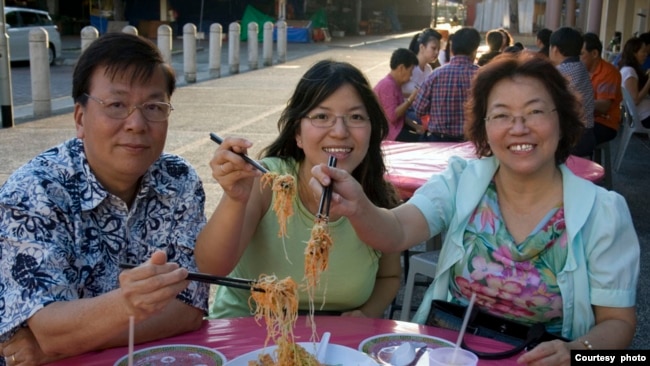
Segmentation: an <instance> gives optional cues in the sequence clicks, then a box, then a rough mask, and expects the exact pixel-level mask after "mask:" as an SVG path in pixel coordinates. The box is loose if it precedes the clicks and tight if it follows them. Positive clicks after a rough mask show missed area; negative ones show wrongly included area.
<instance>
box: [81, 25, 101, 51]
mask: <svg viewBox="0 0 650 366" xmlns="http://www.w3.org/2000/svg"><path fill="white" fill-rule="evenodd" d="M97 38H99V31H97V28H95V27H93V26H92V25H87V26H85V27H83V29H82V30H81V52H83V51H85V50H86V48H88V46H90V44H91V43H93V41H94V40H96V39H97Z"/></svg>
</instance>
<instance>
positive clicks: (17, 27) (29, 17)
mask: <svg viewBox="0 0 650 366" xmlns="http://www.w3.org/2000/svg"><path fill="white" fill-rule="evenodd" d="M5 18H6V19H7V25H6V31H7V34H8V35H9V53H10V56H11V61H29V31H31V30H32V29H35V28H37V27H42V28H43V29H45V30H46V31H47V38H48V42H49V44H48V52H49V61H50V65H54V62H55V61H56V58H57V56H59V55H61V35H60V34H59V30H58V27H57V26H56V25H55V24H54V22H53V21H52V17H50V14H48V13H47V12H46V11H43V10H36V9H29V8H15V7H11V6H7V7H5Z"/></svg>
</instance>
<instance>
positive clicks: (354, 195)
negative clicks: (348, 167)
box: [309, 164, 370, 217]
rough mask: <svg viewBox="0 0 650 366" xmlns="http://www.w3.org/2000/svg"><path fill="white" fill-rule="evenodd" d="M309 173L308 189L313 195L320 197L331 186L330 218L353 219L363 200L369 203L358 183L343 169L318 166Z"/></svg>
mask: <svg viewBox="0 0 650 366" xmlns="http://www.w3.org/2000/svg"><path fill="white" fill-rule="evenodd" d="M311 173H312V178H311V179H310V181H309V187H310V188H311V190H312V192H313V193H314V195H318V196H322V194H323V192H324V191H325V189H326V187H328V186H330V184H331V185H332V192H331V197H330V200H329V201H330V209H329V215H331V216H332V217H340V216H346V217H353V216H354V215H355V214H357V213H358V211H359V208H360V207H359V205H360V204H362V203H363V202H364V200H365V202H368V203H369V202H370V201H369V200H368V198H367V196H366V194H365V193H364V192H363V188H362V187H361V185H360V184H359V182H357V180H356V179H354V177H353V176H352V175H350V173H348V172H347V171H345V170H344V169H339V168H335V167H329V166H327V165H326V164H318V165H315V166H314V167H313V168H312V169H311Z"/></svg>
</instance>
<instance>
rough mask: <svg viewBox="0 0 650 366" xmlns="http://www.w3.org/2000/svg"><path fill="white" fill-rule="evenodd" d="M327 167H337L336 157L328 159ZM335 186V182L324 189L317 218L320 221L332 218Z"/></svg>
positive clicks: (331, 156)
mask: <svg viewBox="0 0 650 366" xmlns="http://www.w3.org/2000/svg"><path fill="white" fill-rule="evenodd" d="M327 166H329V167H336V157H334V156H333V155H330V157H329V159H327ZM333 185H334V182H330V184H329V185H328V186H327V187H325V188H323V194H321V196H320V203H319V204H318V214H316V217H318V218H320V219H323V220H328V219H329V217H330V204H331V203H332V186H333Z"/></svg>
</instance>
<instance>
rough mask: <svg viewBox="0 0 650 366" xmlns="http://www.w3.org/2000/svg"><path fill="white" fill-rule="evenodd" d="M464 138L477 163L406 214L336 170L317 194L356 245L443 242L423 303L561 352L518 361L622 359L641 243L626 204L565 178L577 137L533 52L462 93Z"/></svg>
mask: <svg viewBox="0 0 650 366" xmlns="http://www.w3.org/2000/svg"><path fill="white" fill-rule="evenodd" d="M470 95H471V96H470V100H469V102H468V104H467V119H466V121H465V135H466V136H467V137H468V139H469V140H470V141H471V142H472V143H473V144H474V145H475V147H476V152H477V155H478V156H479V159H475V160H463V159H461V158H451V159H450V161H449V166H448V168H447V170H446V171H444V172H443V173H441V174H436V175H434V176H432V177H431V178H430V179H429V181H428V182H427V183H426V184H425V185H423V186H422V187H421V188H420V189H419V190H418V191H416V192H415V194H414V196H413V197H412V198H411V199H410V200H409V201H408V202H407V203H406V204H404V205H402V206H400V207H397V208H395V209H392V210H387V209H381V208H377V207H375V206H373V205H372V204H371V203H370V202H369V201H368V200H367V199H366V198H365V197H364V195H363V193H362V192H361V190H360V188H359V186H358V184H357V183H356V182H354V180H353V179H351V177H350V176H349V175H348V174H347V173H345V172H344V171H342V170H339V169H335V168H328V167H327V166H324V165H319V166H317V167H315V168H314V169H313V170H312V173H313V174H314V179H313V180H312V182H310V184H311V187H312V189H313V190H314V191H315V192H320V190H321V189H322V188H320V187H321V184H323V185H327V184H330V182H332V181H335V184H334V195H333V202H332V207H331V211H330V212H335V213H336V214H341V215H345V216H348V218H349V219H350V222H351V223H352V225H353V226H354V228H355V230H356V231H357V233H358V234H359V236H360V237H361V238H362V240H364V242H366V243H368V245H370V246H372V247H374V248H376V249H379V250H382V251H401V250H405V249H408V248H409V247H411V246H413V245H416V244H417V243H420V242H422V241H424V240H427V239H428V238H431V237H432V236H435V235H437V234H439V233H444V244H443V247H442V251H441V253H440V258H439V260H438V265H437V273H436V278H435V280H434V282H433V284H432V285H431V287H430V288H429V289H428V290H427V292H426V295H425V297H424V299H423V301H422V305H421V306H420V309H419V310H418V312H417V313H416V315H415V319H414V320H415V321H416V322H420V323H422V322H424V321H425V320H426V318H427V315H428V313H429V311H430V307H431V300H432V299H443V300H451V301H454V302H458V303H467V302H468V299H469V298H470V296H471V294H472V293H476V294H477V305H478V306H479V307H480V308H482V309H483V310H485V311H488V312H490V313H493V314H496V315H499V316H503V317H508V318H510V319H513V320H516V321H518V322H521V323H527V324H532V323H538V322H542V323H544V324H545V325H546V328H547V330H548V331H549V332H551V333H555V334H557V335H561V336H563V337H565V338H568V339H570V340H571V341H570V342H563V341H559V340H555V341H551V342H544V343H541V344H540V345H538V346H537V347H536V348H534V349H533V350H530V351H529V352H527V353H526V354H524V355H523V356H521V357H520V358H519V360H518V362H519V363H521V364H529V365H542V364H544V365H569V364H570V350H571V349H577V350H580V349H582V350H584V349H587V348H595V349H623V348H625V347H627V346H629V345H630V343H631V341H632V338H633V336H634V331H635V327H636V316H635V302H636V285H637V278H638V274H639V243H638V239H637V236H636V233H635V231H634V227H633V225H632V220H631V217H630V213H629V209H628V207H627V204H626V203H625V200H624V198H623V197H621V196H620V195H619V194H617V193H616V192H610V191H607V190H605V189H603V188H601V187H598V186H596V185H594V184H593V183H591V182H588V181H586V180H583V179H581V178H579V177H576V176H575V175H574V174H573V173H571V171H570V170H569V169H568V168H567V167H566V165H565V162H566V160H567V158H568V157H569V152H570V151H571V148H572V147H573V145H574V144H575V143H576V141H577V140H578V138H579V137H580V135H581V133H582V128H583V127H582V126H583V124H582V116H581V112H580V103H579V102H578V99H577V98H576V97H575V96H574V94H573V93H572V92H571V91H570V88H569V87H568V85H567V81H566V79H565V78H563V77H562V75H561V74H560V73H559V72H558V71H557V70H556V69H555V68H554V67H553V65H552V64H551V63H549V61H548V60H546V59H545V58H543V57H541V56H539V55H537V54H534V53H532V52H521V53H520V54H507V55H501V56H498V57H496V58H495V59H494V60H492V61H491V62H490V63H489V64H488V65H486V66H484V67H483V68H481V70H480V71H479V72H478V74H477V75H476V77H475V78H474V80H473V82H472V88H471V90H470Z"/></svg>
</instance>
